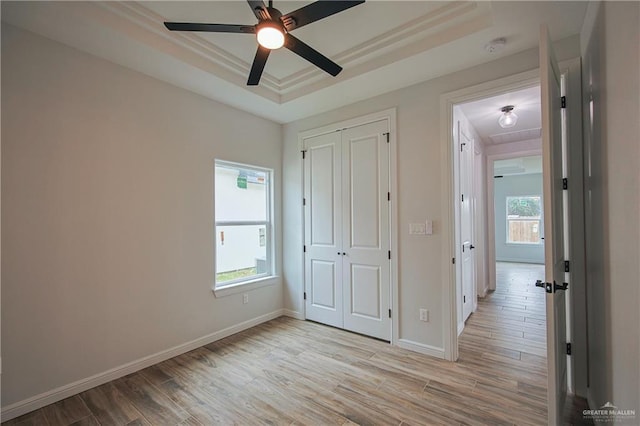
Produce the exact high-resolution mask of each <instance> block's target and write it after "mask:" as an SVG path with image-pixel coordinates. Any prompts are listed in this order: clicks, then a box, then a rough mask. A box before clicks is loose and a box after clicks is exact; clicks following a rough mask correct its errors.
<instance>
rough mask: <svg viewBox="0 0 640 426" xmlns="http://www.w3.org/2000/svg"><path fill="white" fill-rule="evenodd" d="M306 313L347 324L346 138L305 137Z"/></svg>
mask: <svg viewBox="0 0 640 426" xmlns="http://www.w3.org/2000/svg"><path fill="white" fill-rule="evenodd" d="M304 149H305V150H306V152H305V158H304V197H305V203H304V204H305V205H304V223H305V243H304V244H305V253H304V257H305V292H306V301H305V308H306V318H307V319H310V320H313V321H318V322H321V323H324V324H328V325H332V326H335V327H343V326H344V325H343V291H342V273H343V272H342V258H343V256H342V234H343V231H342V187H341V186H342V183H341V172H342V170H341V156H342V150H341V138H340V132H333V133H329V134H325V135H320V136H316V137H313V138H309V139H307V140H305V148H304Z"/></svg>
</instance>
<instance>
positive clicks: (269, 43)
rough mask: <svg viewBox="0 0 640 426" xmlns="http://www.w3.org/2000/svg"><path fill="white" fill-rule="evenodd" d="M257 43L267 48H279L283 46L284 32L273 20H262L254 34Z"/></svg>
mask: <svg viewBox="0 0 640 426" xmlns="http://www.w3.org/2000/svg"><path fill="white" fill-rule="evenodd" d="M256 36H257V38H258V43H259V44H260V46H262V47H266V48H267V49H271V50H274V49H280V48H281V47H282V46H284V32H283V31H282V29H281V28H280V27H279V26H278V25H277V24H275V23H273V22H268V21H267V22H263V23H261V24H260V25H259V26H258V32H257V34H256Z"/></svg>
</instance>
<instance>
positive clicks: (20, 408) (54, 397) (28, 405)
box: [0, 309, 287, 422]
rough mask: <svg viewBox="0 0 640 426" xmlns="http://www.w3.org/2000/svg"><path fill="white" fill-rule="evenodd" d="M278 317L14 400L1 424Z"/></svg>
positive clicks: (281, 312)
mask: <svg viewBox="0 0 640 426" xmlns="http://www.w3.org/2000/svg"><path fill="white" fill-rule="evenodd" d="M282 315H287V313H286V312H285V310H284V309H278V310H276V311H273V312H270V313H268V314H264V315H260V316H259V317H256V318H252V319H250V320H247V321H244V322H241V323H240V324H236V325H233V326H231V327H227V328H225V329H222V330H220V331H216V332H215V333H211V334H208V335H206V336H203V337H200V338H198V339H195V340H192V341H190V342H186V343H183V344H181V345H178V346H174V347H173V348H169V349H167V350H164V351H161V352H158V353H156V354H153V355H149V356H146V357H144V358H140V359H138V360H136V361H132V362H129V363H127V364H124V365H121V366H119V367H115V368H112V369H110V370H107V371H105V372H103V373H98V374H95V375H93V376H91V377H87V378H85V379H81V380H78V381H75V382H73V383H69V384H67V385H64V386H60V387H58V388H55V389H52V390H50V391H47V392H44V393H41V394H39V395H36V396H33V397H31V398H27V399H24V400H22V401H18V402H16V403H13V404H11V405H8V406H6V407H2V411H1V413H0V417H1V418H2V421H3V422H4V421H7V420H11V419H13V418H16V417H18V416H21V415H23V414H26V413H29V412H31V411H34V410H37V409H38V408H42V407H44V406H46V405H49V404H53V403H54V402H58V401H61V400H63V399H65V398H68V397H70V396H73V395H76V394H78V393H80V392H84V391H86V390H89V389H91V388H94V387H96V386H100V385H102V384H105V383H107V382H110V381H112V380H115V379H119V378H120V377H124V376H126V375H127V374H131V373H135V372H136V371H139V370H142V369H144V368H147V367H150V366H152V365H154V364H157V363H159V362H162V361H166V360H167V359H170V358H173V357H175V356H178V355H182V354H183V353H185V352H189V351H192V350H194V349H197V348H199V347H201V346H204V345H208V344H209V343H212V342H215V341H216V340H220V339H223V338H225V337H227V336H231V335H232V334H235V333H239V332H241V331H244V330H247V329H249V328H251V327H255V326H256V325H258V324H262V323H263V322H267V321H270V320H272V319H274V318H278V317H281V316H282Z"/></svg>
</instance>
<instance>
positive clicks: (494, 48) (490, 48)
mask: <svg viewBox="0 0 640 426" xmlns="http://www.w3.org/2000/svg"><path fill="white" fill-rule="evenodd" d="M506 44H507V39H506V38H504V37H500V38H496V39H493V40H491V41H490V42H489V43H487V44H486V45H485V46H484V50H486V51H487V52H489V53H495V52H498V51H500V50H502V49H503V48H504V46H505V45H506Z"/></svg>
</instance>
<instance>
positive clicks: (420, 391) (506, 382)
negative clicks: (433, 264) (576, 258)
mask: <svg viewBox="0 0 640 426" xmlns="http://www.w3.org/2000/svg"><path fill="white" fill-rule="evenodd" d="M536 273H537V272H535V271H534V270H528V269H526V268H525V269H523V270H522V271H521V272H519V273H518V274H516V275H513V274H512V273H511V272H504V271H500V270H499V271H498V276H499V277H500V278H501V279H504V284H500V285H499V286H498V289H497V290H496V291H495V292H493V293H492V294H490V295H489V296H487V297H486V298H484V299H481V300H480V302H479V306H478V310H477V312H476V313H474V314H473V315H472V316H471V317H470V319H469V320H468V322H467V326H466V327H465V331H464V332H463V334H462V335H461V339H460V361H459V362H457V363H451V362H447V361H442V360H438V359H434V358H431V357H427V356H423V355H420V354H417V353H414V352H411V351H407V350H403V349H400V348H396V347H391V346H390V345H388V344H386V343H384V342H380V341H377V340H374V339H370V338H366V337H363V336H360V335H357V334H352V333H349V332H346V331H342V330H338V329H335V328H331V327H327V326H323V325H320V324H316V323H312V322H306V321H298V320H294V319H291V318H285V317H282V318H278V319H275V320H273V321H269V322H268V323H265V324H262V325H259V326H257V327H254V328H252V329H250V330H247V331H244V332H242V333H238V334H235V335H233V336H230V337H228V338H226V339H223V340H220V341H217V342H215V343H212V344H210V345H206V346H204V347H201V348H199V349H196V350H194V351H191V352H189V353H186V354H183V355H181V356H178V357H175V358H172V359H170V360H167V361H164V362H161V363H159V364H157V365H154V366H152V367H149V368H147V369H144V370H141V371H139V372H137V373H134V374H131V375H129V376H126V377H123V378H121V379H118V380H114V381H112V382H109V383H107V384H104V385H102V386H99V387H96V388H94V389H91V390H88V391H86V392H83V393H81V394H79V395H76V396H73V397H71V398H68V399H66V400H64V401H60V402H58V403H56V404H52V405H50V406H47V407H44V408H42V409H39V410H37V411H34V412H32V413H30V414H26V415H24V416H22V417H19V418H17V419H14V420H11V421H9V422H7V423H4V424H6V425H30V424H31V425H45V426H47V425H51V426H54V425H63V426H66V425H71V424H73V425H213V424H224V425H227V424H240V425H254V424H278V425H280V424H282V425H293V424H296V425H301V424H308V425H347V424H363V425H365V424H372V425H400V424H402V425H432V424H447V425H451V424H487V425H501V424H517V425H534V424H546V408H545V407H546V390H545V387H546V364H545V342H544V327H545V326H544V312H543V311H544V296H543V292H541V291H540V292H538V291H535V290H536V287H535V286H533V282H534V281H535V279H537V278H538V277H537V276H536V275H535V274H536ZM538 290H539V289H538Z"/></svg>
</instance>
